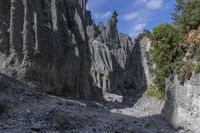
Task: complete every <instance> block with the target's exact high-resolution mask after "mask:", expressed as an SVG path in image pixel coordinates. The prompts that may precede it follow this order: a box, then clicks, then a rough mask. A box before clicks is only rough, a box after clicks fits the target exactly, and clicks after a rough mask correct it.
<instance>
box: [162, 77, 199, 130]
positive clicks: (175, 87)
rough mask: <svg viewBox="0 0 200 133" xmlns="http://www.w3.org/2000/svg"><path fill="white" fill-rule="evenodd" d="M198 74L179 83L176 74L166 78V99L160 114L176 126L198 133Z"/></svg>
mask: <svg viewBox="0 0 200 133" xmlns="http://www.w3.org/2000/svg"><path fill="white" fill-rule="evenodd" d="M199 101H200V74H196V75H193V76H192V77H191V79H190V80H188V81H186V82H185V83H184V84H181V83H180V81H179V80H178V78H177V76H174V75H171V76H170V77H169V78H168V79H167V86H166V101H165V106H164V109H163V110H162V116H163V117H164V118H165V119H166V120H168V121H169V123H170V124H171V125H173V126H174V127H176V128H182V129H185V130H190V131H192V132H195V133H199V132H200V129H199V125H200V103H199Z"/></svg>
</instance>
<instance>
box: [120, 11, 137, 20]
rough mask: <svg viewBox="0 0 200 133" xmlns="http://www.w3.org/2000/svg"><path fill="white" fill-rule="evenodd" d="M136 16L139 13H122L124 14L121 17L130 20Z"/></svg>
mask: <svg viewBox="0 0 200 133" xmlns="http://www.w3.org/2000/svg"><path fill="white" fill-rule="evenodd" d="M138 16H139V13H137V12H133V13H130V14H126V15H124V16H123V19H124V20H125V21H130V20H134V19H136V18H137V17H138Z"/></svg>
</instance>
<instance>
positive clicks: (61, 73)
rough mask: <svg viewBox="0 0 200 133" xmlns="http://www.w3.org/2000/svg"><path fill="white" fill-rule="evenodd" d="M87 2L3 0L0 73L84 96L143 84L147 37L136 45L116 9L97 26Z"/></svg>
mask: <svg viewBox="0 0 200 133" xmlns="http://www.w3.org/2000/svg"><path fill="white" fill-rule="evenodd" d="M86 2H87V0H78V1H75V0H40V1H34V0H0V72H1V73H4V74H6V75H9V76H12V77H15V78H17V79H21V80H23V81H26V82H33V83H37V84H38V83H39V85H42V86H49V87H41V88H43V90H42V91H50V92H53V93H56V94H60V95H70V96H75V97H84V98H92V97H95V98H97V97H98V98H101V97H102V91H103V92H115V91H116V90H122V89H123V88H124V86H126V88H129V89H133V90H135V89H137V88H141V89H143V88H145V87H143V85H146V78H145V74H147V75H148V74H149V73H148V72H146V71H145V72H144V68H145V67H146V66H147V65H146V64H145V63H144V62H143V61H145V62H146V59H145V60H143V57H145V53H144V52H143V51H146V49H145V48H144V49H143V48H142V49H140V48H139V47H140V46H139V45H140V43H141V45H143V46H145V44H146V43H148V44H150V42H149V41H147V40H148V39H144V40H143V41H141V42H137V44H135V42H134V41H133V40H132V39H131V38H130V37H129V36H128V35H125V34H122V33H119V32H118V29H117V22H118V20H117V16H118V14H117V12H116V11H114V12H113V14H112V16H111V18H110V20H109V21H108V24H107V26H104V25H103V23H100V24H99V25H98V26H96V25H95V23H94V21H93V20H92V18H91V13H90V11H87V10H86ZM143 46H142V47H143ZM147 46H148V45H147ZM145 47H146V46H145ZM145 58H146V57H145ZM135 70H136V71H137V72H134V71H135ZM140 72H141V73H142V76H140V75H141V73H140ZM138 76H139V77H140V78H138ZM134 77H135V78H134ZM127 79H128V80H129V81H128V82H125V81H126V80H127ZM138 81H139V82H138ZM137 84H138V85H137ZM140 84H142V87H141V86H140ZM44 88H53V89H48V90H46V89H44Z"/></svg>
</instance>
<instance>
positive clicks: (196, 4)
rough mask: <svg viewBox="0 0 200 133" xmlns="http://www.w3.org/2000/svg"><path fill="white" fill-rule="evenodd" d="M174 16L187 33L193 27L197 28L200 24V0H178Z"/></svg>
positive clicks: (181, 28)
mask: <svg viewBox="0 0 200 133" xmlns="http://www.w3.org/2000/svg"><path fill="white" fill-rule="evenodd" d="M172 16H173V19H174V21H175V23H176V24H177V25H178V26H179V27H180V30H181V31H182V32H184V33H186V32H188V31H190V30H191V29H197V28H198V26H199V24H200V1H199V0H177V4H176V8H175V12H174V13H173V14H172Z"/></svg>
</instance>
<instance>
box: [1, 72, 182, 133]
mask: <svg viewBox="0 0 200 133" xmlns="http://www.w3.org/2000/svg"><path fill="white" fill-rule="evenodd" d="M0 84H1V86H0V105H1V106H0V132H1V133H176V132H180V131H177V130H174V129H172V128H171V127H170V126H169V125H168V124H167V123H166V122H165V121H164V120H162V119H161V117H160V115H159V113H160V107H162V104H163V102H162V101H160V102H156V100H155V99H154V100H152V98H149V97H147V96H143V97H142V98H141V99H140V100H138V101H137V103H136V104H135V105H134V106H133V105H128V104H124V103H120V101H119V102H117V101H116V102H114V101H112V100H110V101H108V102H97V101H82V100H75V99H72V98H66V97H58V96H53V95H48V94H45V93H40V92H38V91H37V88H36V87H34V86H31V85H30V86H27V85H24V84H22V83H21V82H19V81H15V80H13V79H10V78H8V77H5V76H0ZM111 96H112V95H110V96H108V97H110V99H112V97H111ZM114 98H117V96H115V97H114ZM119 98H121V97H120V96H119Z"/></svg>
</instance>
